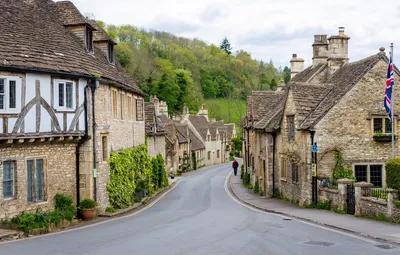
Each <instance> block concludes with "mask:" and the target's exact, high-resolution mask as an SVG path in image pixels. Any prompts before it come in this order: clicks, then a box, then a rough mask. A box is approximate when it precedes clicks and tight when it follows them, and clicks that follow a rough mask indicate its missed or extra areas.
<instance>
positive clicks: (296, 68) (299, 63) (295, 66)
mask: <svg viewBox="0 0 400 255" xmlns="http://www.w3.org/2000/svg"><path fill="white" fill-rule="evenodd" d="M303 69H304V59H302V58H297V54H293V57H292V59H291V60H290V79H293V77H294V76H295V75H296V74H298V73H300V72H301V71H303Z"/></svg>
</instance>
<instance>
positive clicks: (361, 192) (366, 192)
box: [354, 182, 374, 216]
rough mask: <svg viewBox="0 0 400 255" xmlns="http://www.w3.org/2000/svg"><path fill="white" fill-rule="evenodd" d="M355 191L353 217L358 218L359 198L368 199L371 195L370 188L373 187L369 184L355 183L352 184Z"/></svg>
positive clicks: (359, 209) (359, 211) (359, 210)
mask: <svg viewBox="0 0 400 255" xmlns="http://www.w3.org/2000/svg"><path fill="white" fill-rule="evenodd" d="M354 187H355V190H354V193H355V198H356V212H355V214H354V215H355V216H360V213H361V206H360V200H361V197H369V196H371V194H372V187H374V185H373V184H372V183H369V182H357V183H356V184H354Z"/></svg>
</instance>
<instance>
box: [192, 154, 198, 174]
mask: <svg viewBox="0 0 400 255" xmlns="http://www.w3.org/2000/svg"><path fill="white" fill-rule="evenodd" d="M192 161H193V170H196V169H197V158H196V153H195V152H194V151H192Z"/></svg>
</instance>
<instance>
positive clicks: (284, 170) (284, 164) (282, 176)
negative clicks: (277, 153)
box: [281, 158, 286, 179]
mask: <svg viewBox="0 0 400 255" xmlns="http://www.w3.org/2000/svg"><path fill="white" fill-rule="evenodd" d="M281 178H283V179H286V159H285V158H281Z"/></svg>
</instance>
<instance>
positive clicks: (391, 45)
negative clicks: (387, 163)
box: [390, 43, 394, 158]
mask: <svg viewBox="0 0 400 255" xmlns="http://www.w3.org/2000/svg"><path fill="white" fill-rule="evenodd" d="M390 57H391V59H392V65H393V72H394V64H393V43H391V44H390ZM390 107H391V108H392V110H391V112H392V118H391V119H392V121H391V122H392V158H394V84H393V86H392V98H391V100H390Z"/></svg>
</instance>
